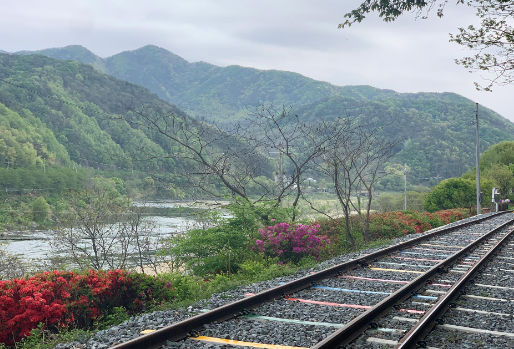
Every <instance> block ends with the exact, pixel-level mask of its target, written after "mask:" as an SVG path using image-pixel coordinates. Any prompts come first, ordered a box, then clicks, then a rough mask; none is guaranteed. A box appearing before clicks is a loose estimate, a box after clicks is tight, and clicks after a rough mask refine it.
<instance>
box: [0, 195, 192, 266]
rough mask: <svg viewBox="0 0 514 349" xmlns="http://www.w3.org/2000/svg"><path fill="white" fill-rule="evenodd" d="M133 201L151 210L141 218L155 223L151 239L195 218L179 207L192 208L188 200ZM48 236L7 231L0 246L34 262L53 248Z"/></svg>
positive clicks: (180, 229)
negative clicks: (182, 201)
mask: <svg viewBox="0 0 514 349" xmlns="http://www.w3.org/2000/svg"><path fill="white" fill-rule="evenodd" d="M135 205H136V206H144V207H147V208H148V211H149V212H152V213H150V214H148V215H145V217H144V220H145V221H147V222H149V223H150V224H152V225H154V226H155V228H154V229H153V232H152V239H154V240H159V239H163V238H168V237H171V236H173V235H175V234H177V233H181V232H184V231H185V230H186V229H187V228H189V227H192V226H193V225H194V223H195V222H196V221H197V216H196V215H195V214H194V213H192V212H191V210H189V211H184V210H183V209H182V208H194V206H193V205H189V204H188V203H178V202H170V201H159V202H145V203H138V202H136V203H135ZM197 210H200V209H197ZM160 213H163V214H160ZM164 213H165V214H164ZM51 239H52V232H51V231H45V230H42V231H24V232H19V233H8V234H7V236H5V237H3V238H2V239H1V240H0V243H3V244H4V245H3V249H4V250H5V251H8V252H10V253H13V254H16V255H19V256H21V257H23V259H24V260H26V261H29V262H34V263H35V262H37V261H38V260H39V261H41V260H47V259H48V255H49V254H50V253H51V252H52V247H51V244H50V243H51Z"/></svg>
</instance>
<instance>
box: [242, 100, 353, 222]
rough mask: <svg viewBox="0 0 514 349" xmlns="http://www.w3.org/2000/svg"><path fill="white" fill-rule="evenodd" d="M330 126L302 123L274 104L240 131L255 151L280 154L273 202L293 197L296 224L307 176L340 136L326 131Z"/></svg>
mask: <svg viewBox="0 0 514 349" xmlns="http://www.w3.org/2000/svg"><path fill="white" fill-rule="evenodd" d="M327 126H328V125H327V123H325V122H323V121H321V120H320V121H319V122H318V123H316V124H307V123H305V122H302V121H301V120H300V119H299V118H298V115H296V114H295V113H294V111H293V110H292V108H285V107H282V108H281V109H279V110H277V109H275V108H274V107H273V105H262V106H261V107H259V108H258V109H257V111H256V112H255V113H253V114H251V115H250V116H249V117H248V118H247V119H246V122H245V124H244V127H239V128H238V135H239V138H241V139H242V140H244V141H245V142H247V143H248V144H250V145H251V146H252V147H253V148H256V149H261V150H262V151H267V152H268V153H275V154H279V157H280V160H279V161H280V164H279V167H280V170H279V171H278V176H277V177H278V184H279V185H278V187H277V188H276V190H277V192H276V194H275V195H274V196H273V200H274V201H275V202H276V205H280V204H281V202H282V201H283V200H284V199H285V198H286V197H291V198H292V204H291V207H292V208H293V213H292V220H293V221H294V220H295V218H296V210H295V209H296V207H297V206H298V203H299V200H300V198H301V197H302V192H303V180H304V179H305V178H304V174H305V172H306V171H307V170H309V169H310V166H311V165H312V162H313V160H314V159H315V158H316V157H318V156H319V155H320V154H321V153H322V152H324V149H325V147H326V146H327V145H328V144H329V143H330V142H331V140H332V139H333V138H334V135H335V134H336V133H337V132H334V130H332V131H333V132H326V130H325V128H326V127H327ZM332 126H333V125H332V124H330V127H332ZM338 126H343V125H342V124H339V125H338ZM339 131H341V130H339Z"/></svg>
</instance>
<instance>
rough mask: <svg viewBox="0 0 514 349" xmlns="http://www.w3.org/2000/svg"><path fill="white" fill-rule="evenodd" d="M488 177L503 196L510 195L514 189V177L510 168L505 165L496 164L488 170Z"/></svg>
mask: <svg viewBox="0 0 514 349" xmlns="http://www.w3.org/2000/svg"><path fill="white" fill-rule="evenodd" d="M486 176H487V177H488V178H490V179H492V180H493V181H494V183H495V184H496V187H498V188H499V189H500V193H502V195H503V196H506V195H508V194H510V192H511V190H512V187H514V177H513V176H512V172H511V170H510V169H509V166H507V165H504V164H494V165H492V166H491V167H490V168H489V169H488V170H487V174H486Z"/></svg>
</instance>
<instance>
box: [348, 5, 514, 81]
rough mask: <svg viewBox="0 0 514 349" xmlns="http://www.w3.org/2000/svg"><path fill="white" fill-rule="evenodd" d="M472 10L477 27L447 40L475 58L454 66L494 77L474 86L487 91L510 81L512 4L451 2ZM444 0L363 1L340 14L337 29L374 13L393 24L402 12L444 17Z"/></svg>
mask: <svg viewBox="0 0 514 349" xmlns="http://www.w3.org/2000/svg"><path fill="white" fill-rule="evenodd" d="M455 2H456V3H457V4H467V5H468V6H471V7H473V8H475V10H476V16H477V17H478V18H480V19H481V24H480V25H479V26H474V25H470V26H468V27H467V28H459V29H458V30H459V32H458V34H455V35H453V34H450V41H453V42H455V43H457V44H459V45H462V46H465V47H466V48H468V49H472V50H475V51H476V52H477V53H476V54H475V55H472V56H469V57H465V58H463V59H456V60H455V61H456V63H457V64H460V65H462V66H464V67H465V68H468V69H472V70H476V71H489V72H491V73H492V75H493V76H494V78H493V79H490V80H489V83H488V84H487V85H486V86H480V85H479V84H478V83H475V85H476V87H477V89H483V90H486V91H490V90H491V87H492V86H493V85H494V84H495V83H497V84H499V85H505V84H510V83H512V82H513V81H514V64H513V63H514V45H513V44H514V31H513V27H512V20H513V19H514V1H511V0H467V1H464V0H455ZM447 3H448V0H421V1H420V0H400V1H393V0H365V1H363V2H362V3H361V5H360V6H359V7H358V8H357V9H355V10H353V11H351V12H349V13H346V14H345V15H344V17H345V18H346V21H345V22H343V23H341V24H339V28H343V27H345V26H351V25H352V24H353V23H356V22H362V21H363V20H364V18H366V15H367V14H368V13H370V12H378V14H379V16H380V17H382V18H383V19H384V21H386V22H391V21H394V20H395V19H396V18H398V17H399V16H401V15H402V14H404V13H405V12H415V13H416V15H417V17H422V18H425V17H426V16H427V15H428V12H429V11H430V10H432V9H433V8H436V9H437V16H439V17H442V16H443V15H444V8H445V5H446V4H447Z"/></svg>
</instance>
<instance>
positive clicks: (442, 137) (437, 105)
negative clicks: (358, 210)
mask: <svg viewBox="0 0 514 349" xmlns="http://www.w3.org/2000/svg"><path fill="white" fill-rule="evenodd" d="M23 53H25V54H26V53H27V52H23ZM39 53H41V54H44V55H48V56H52V57H55V58H58V59H75V60H79V61H83V62H85V63H89V64H92V65H93V66H95V67H96V68H97V69H100V70H101V71H105V72H106V73H108V74H111V75H113V76H115V77H117V78H120V79H124V80H127V81H130V82H132V83H136V84H140V85H141V86H144V87H146V88H148V89H150V90H151V91H153V92H154V93H156V94H157V95H158V96H159V97H161V98H163V99H165V100H166V101H168V102H171V103H173V104H176V105H177V106H178V107H179V108H181V109H182V110H184V111H186V112H187V113H188V114H190V115H192V116H196V117H202V118H205V119H206V120H217V121H219V120H221V121H222V122H226V121H229V120H237V119H239V118H241V117H243V116H245V115H248V112H249V111H253V110H255V108H256V107H257V106H258V105H259V104H261V103H273V104H274V105H275V106H278V107H280V106H282V105H285V106H292V107H293V108H294V109H295V110H296V113H297V114H298V115H299V116H301V117H302V118H304V120H306V121H314V120H316V119H317V118H320V119H330V118H333V117H336V116H344V115H352V116H357V115H361V116H363V117H366V118H367V119H368V120H373V121H375V122H379V123H382V124H383V125H384V128H385V130H386V131H387V133H388V134H389V135H390V136H391V137H401V138H403V139H404V140H405V142H404V143H403V144H402V145H401V146H399V147H397V149H395V151H396V156H395V157H394V158H393V160H392V161H394V162H397V163H402V164H403V163H407V164H408V165H409V166H410V167H411V168H412V169H413V172H412V173H411V177H412V178H416V179H417V181H418V182H421V181H423V180H424V178H429V177H443V178H447V177H452V176H459V175H461V174H462V173H463V172H465V171H466V170H468V169H469V168H471V167H473V166H474V150H473V149H474V142H475V140H474V132H475V131H474V128H473V125H472V124H471V122H472V121H473V120H474V114H475V103H473V102H472V101H471V100H469V99H467V98H464V97H462V96H460V95H457V94H455V93H397V92H394V91H391V90H383V89H377V88H374V87H371V86H345V87H339V86H335V85H332V84H329V83H326V82H322V81H316V80H313V79H310V78H307V77H305V76H302V75H300V74H296V73H292V72H285V71H275V70H257V69H253V68H245V67H240V66H229V67H218V66H214V65H211V64H208V63H204V62H196V63H189V62H188V61H186V60H184V59H183V58H181V57H179V56H177V55H175V54H173V53H171V52H169V51H167V50H165V49H162V48H159V47H156V46H151V45H149V46H145V47H142V48H140V49H137V50H134V51H126V52H121V53H119V54H117V55H114V56H112V57H108V58H100V57H98V56H95V55H94V54H93V53H91V52H90V51H88V50H87V49H86V48H84V47H81V46H68V47H64V48H61V49H48V50H43V51H39ZM480 113H481V114H480V118H481V120H482V121H481V140H482V144H481V149H482V151H483V150H485V149H486V148H487V147H489V146H490V145H492V144H495V143H498V142H500V141H503V140H512V139H514V136H513V135H514V125H513V124H512V123H511V122H510V121H508V120H506V119H505V118H503V117H502V116H500V115H499V114H497V113H495V112H493V111H492V110H489V109H485V108H481V112H480Z"/></svg>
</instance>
